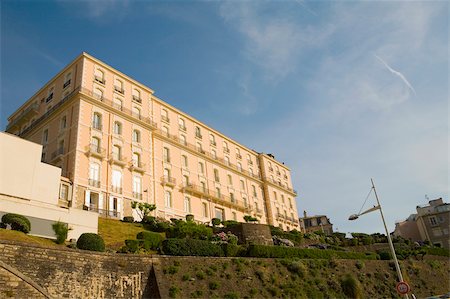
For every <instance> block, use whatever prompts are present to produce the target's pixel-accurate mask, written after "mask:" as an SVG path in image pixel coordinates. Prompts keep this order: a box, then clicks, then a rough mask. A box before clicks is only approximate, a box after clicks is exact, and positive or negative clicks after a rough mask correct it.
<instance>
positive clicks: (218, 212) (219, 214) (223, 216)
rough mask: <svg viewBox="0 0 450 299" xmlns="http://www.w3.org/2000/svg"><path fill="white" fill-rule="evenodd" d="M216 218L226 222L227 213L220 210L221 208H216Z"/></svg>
mask: <svg viewBox="0 0 450 299" xmlns="http://www.w3.org/2000/svg"><path fill="white" fill-rule="evenodd" d="M215 212H216V218H219V219H220V220H221V221H224V220H225V215H224V214H225V212H224V211H223V209H219V208H216V211H215Z"/></svg>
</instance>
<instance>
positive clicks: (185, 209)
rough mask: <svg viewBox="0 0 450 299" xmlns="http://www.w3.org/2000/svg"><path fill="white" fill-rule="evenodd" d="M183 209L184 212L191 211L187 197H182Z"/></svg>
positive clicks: (189, 200)
mask: <svg viewBox="0 0 450 299" xmlns="http://www.w3.org/2000/svg"><path fill="white" fill-rule="evenodd" d="M184 211H185V212H186V213H190V212H191V199H190V198H189V197H185V198H184Z"/></svg>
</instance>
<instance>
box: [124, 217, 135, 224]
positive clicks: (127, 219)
mask: <svg viewBox="0 0 450 299" xmlns="http://www.w3.org/2000/svg"><path fill="white" fill-rule="evenodd" d="M123 222H129V223H133V222H134V218H133V216H125V217H123Z"/></svg>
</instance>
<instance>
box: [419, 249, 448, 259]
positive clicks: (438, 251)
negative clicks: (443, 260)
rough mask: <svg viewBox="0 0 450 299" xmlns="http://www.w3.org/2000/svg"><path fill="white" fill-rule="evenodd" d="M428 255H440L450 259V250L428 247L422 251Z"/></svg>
mask: <svg viewBox="0 0 450 299" xmlns="http://www.w3.org/2000/svg"><path fill="white" fill-rule="evenodd" d="M424 250H425V252H426V253H428V254H430V255H440V256H447V257H450V250H448V249H446V248H441V247H429V248H425V249H424Z"/></svg>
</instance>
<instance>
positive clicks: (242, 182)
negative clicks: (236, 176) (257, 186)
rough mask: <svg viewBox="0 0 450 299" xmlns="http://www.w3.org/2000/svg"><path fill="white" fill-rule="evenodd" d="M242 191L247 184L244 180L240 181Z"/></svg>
mask: <svg viewBox="0 0 450 299" xmlns="http://www.w3.org/2000/svg"><path fill="white" fill-rule="evenodd" d="M240 185H241V190H245V183H244V181H243V180H241V181H240Z"/></svg>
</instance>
